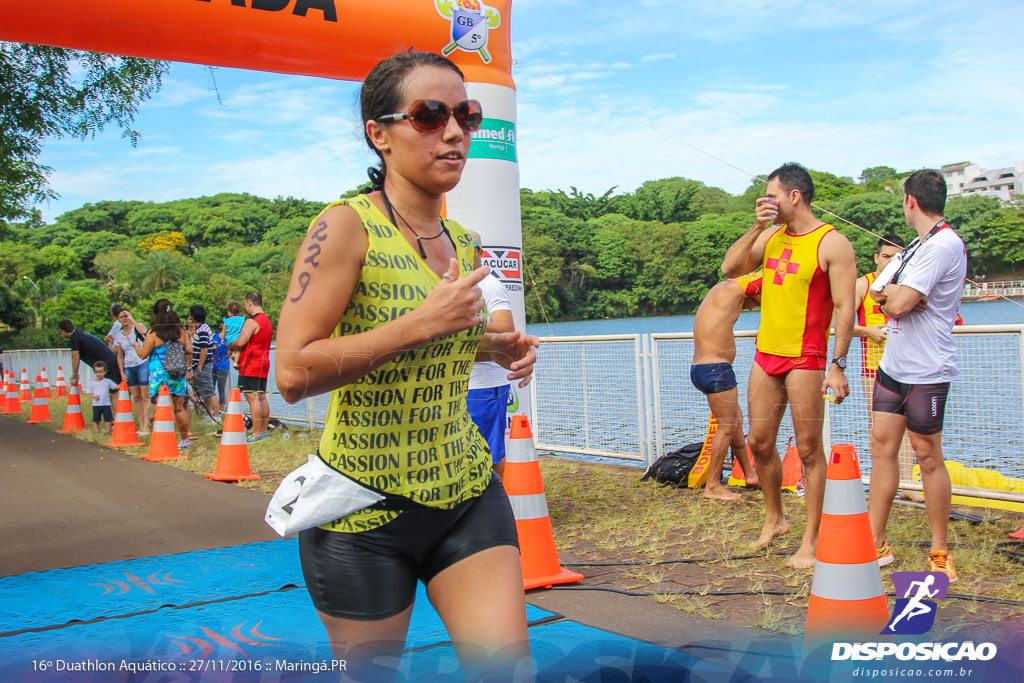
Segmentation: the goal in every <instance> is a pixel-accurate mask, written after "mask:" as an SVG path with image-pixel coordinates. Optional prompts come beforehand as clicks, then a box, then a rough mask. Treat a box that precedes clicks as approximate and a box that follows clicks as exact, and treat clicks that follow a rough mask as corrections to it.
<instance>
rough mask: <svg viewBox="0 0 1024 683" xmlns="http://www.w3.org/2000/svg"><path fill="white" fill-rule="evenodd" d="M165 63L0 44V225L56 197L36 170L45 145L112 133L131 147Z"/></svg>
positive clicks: (44, 176)
mask: <svg viewBox="0 0 1024 683" xmlns="http://www.w3.org/2000/svg"><path fill="white" fill-rule="evenodd" d="M167 69H168V65H167V63H166V62H158V61H152V60H148V59H135V58H132V57H116V56H112V55H104V54H97V53H92V52H80V51H77V50H68V49H65V48H60V47H50V46H47V45H27V44H23V43H0V121H3V125H2V126H0V149H2V150H3V154H0V217H3V218H8V219H11V218H19V217H22V216H28V215H31V214H30V212H31V209H32V205H33V204H35V203H38V202H41V201H44V200H47V199H53V198H55V197H57V193H56V192H55V191H54V190H53V189H52V188H50V187H49V184H48V183H47V177H48V176H49V174H50V171H51V169H50V168H48V167H46V166H43V165H41V164H39V163H38V162H37V159H38V157H39V155H40V153H41V152H42V148H43V140H44V139H46V138H47V137H57V138H60V137H71V138H77V139H80V140H81V139H85V138H88V137H92V136H95V135H96V133H97V132H99V131H102V130H103V128H104V127H105V126H106V125H107V124H111V123H112V124H115V125H117V126H118V127H119V128H120V129H121V131H122V133H123V137H126V138H128V140H129V141H130V143H131V144H132V146H134V145H135V144H136V143H137V141H138V138H139V133H138V132H137V131H136V130H134V129H133V128H132V123H133V121H134V118H135V113H136V112H137V111H138V108H139V106H140V105H141V104H142V103H143V102H145V101H146V100H148V99H149V98H150V97H152V96H153V94H155V93H156V92H157V90H159V88H160V79H161V77H162V76H163V74H164V73H165V72H166V71H167Z"/></svg>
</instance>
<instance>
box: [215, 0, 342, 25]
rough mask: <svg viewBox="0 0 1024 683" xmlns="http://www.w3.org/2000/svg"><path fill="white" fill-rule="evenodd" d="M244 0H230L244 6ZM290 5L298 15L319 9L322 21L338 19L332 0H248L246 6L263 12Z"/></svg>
mask: <svg viewBox="0 0 1024 683" xmlns="http://www.w3.org/2000/svg"><path fill="white" fill-rule="evenodd" d="M198 1H199V2H207V3H208V2H211V0H198ZM227 1H228V0H218V2H227ZM245 3H246V0H231V5H232V6H233V7H246V6H247V5H246V4H245ZM289 6H291V7H292V14H297V15H298V16H300V17H304V16H306V13H307V12H308V11H309V10H311V9H315V10H319V11H320V12H322V13H323V19H324V21H334V22H336V21H338V11H337V9H335V7H334V0H294V5H293V0H249V4H248V7H249V8H250V9H260V10H263V11H265V12H281V11H282V10H285V9H288V7H289Z"/></svg>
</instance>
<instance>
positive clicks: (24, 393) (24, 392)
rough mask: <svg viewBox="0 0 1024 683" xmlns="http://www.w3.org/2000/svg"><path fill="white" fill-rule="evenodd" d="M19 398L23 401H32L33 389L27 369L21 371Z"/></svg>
mask: <svg viewBox="0 0 1024 683" xmlns="http://www.w3.org/2000/svg"><path fill="white" fill-rule="evenodd" d="M19 391H20V393H19V394H18V398H19V399H21V400H22V401H31V400H32V387H31V385H30V384H29V383H28V371H27V370H25V368H22V369H21V389H20V390H19Z"/></svg>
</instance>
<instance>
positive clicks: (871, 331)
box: [853, 234, 924, 503]
mask: <svg viewBox="0 0 1024 683" xmlns="http://www.w3.org/2000/svg"><path fill="white" fill-rule="evenodd" d="M903 246H904V245H903V238H901V237H899V236H897V235H892V234H889V235H885V236H884V237H882V238H880V239H879V240H878V244H877V246H876V247H875V270H874V272H872V273H864V274H863V275H861V276H860V277H859V278H857V293H856V295H855V298H854V303H855V304H856V306H857V322H856V324H855V325H854V326H853V336H854V337H860V338H861V340H860V348H861V363H860V368H861V369H860V382H861V387H862V388H863V390H864V398H865V400H866V402H867V414H868V434H870V433H871V429H872V425H873V424H874V420H873V419H872V412H871V402H872V397H873V395H874V387H875V375H876V374H877V373H878V362H879V361H880V360H882V351H883V350H884V349H885V340H886V338H887V337H888V334H889V320H888V319H887V318H886V317H885V314H884V313H882V310H881V309H882V306H881V304H879V303H878V302H877V301H875V300H874V299H873V298H871V292H870V291H869V288H870V287H871V283H872V282H874V281H875V278H877V277H878V276H879V275H880V274H881V273H882V271H883V270H884V269H885V267H886V266H887V265H889V262H890V261H891V260H892V259H893V257H895V256H898V255H899V254H902V253H903ZM899 465H900V479H902V480H903V481H910V480H911V479H912V478H913V472H914V449H913V448H912V447H911V446H910V439H909V438H908V437H907V436H906V435H905V434H904V436H903V443H902V444H901V445H900V453H899ZM900 498H902V499H904V500H912V501H914V502H917V503H923V502H924V496H922V495H921V494H920V493H919V492H917V491H911V490H909V489H908V490H901V491H900Z"/></svg>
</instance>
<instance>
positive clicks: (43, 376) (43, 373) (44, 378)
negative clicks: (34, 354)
mask: <svg viewBox="0 0 1024 683" xmlns="http://www.w3.org/2000/svg"><path fill="white" fill-rule="evenodd" d="M39 378H40V379H41V380H42V382H43V391H44V392H46V398H53V392H52V391H50V378H49V377H47V376H46V366H45V365H44V366H42V367H41V368H39Z"/></svg>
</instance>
